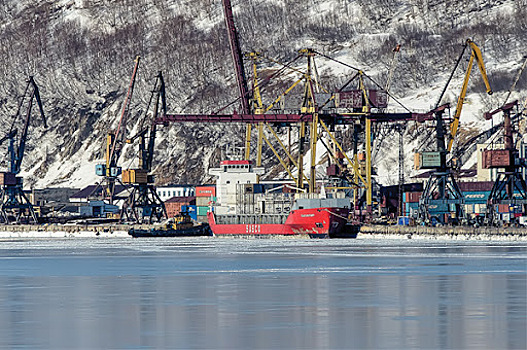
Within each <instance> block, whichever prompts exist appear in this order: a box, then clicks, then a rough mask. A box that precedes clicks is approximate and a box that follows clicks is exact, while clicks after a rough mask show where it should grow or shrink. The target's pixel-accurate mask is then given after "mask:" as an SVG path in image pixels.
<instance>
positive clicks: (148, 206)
mask: <svg viewBox="0 0 527 350" xmlns="http://www.w3.org/2000/svg"><path fill="white" fill-rule="evenodd" d="M152 103H153V110H152V111H151V112H150V109H151V108H152ZM160 109H161V112H162V114H163V115H165V114H166V111H167V104H166V94H165V81H164V79H163V75H162V73H161V72H159V73H158V75H157V77H156V81H155V84H154V89H153V90H152V95H151V97H150V101H149V103H148V107H147V109H146V112H145V116H144V118H143V119H142V120H141V121H140V123H139V128H138V130H139V132H138V133H137V134H136V135H135V136H133V137H131V138H129V139H127V140H126V143H129V144H132V143H134V142H135V141H137V140H138V141H139V142H138V144H139V152H138V158H139V164H138V165H139V168H138V169H126V170H123V174H122V182H123V183H124V184H129V185H131V186H132V191H131V193H130V195H129V197H128V198H127V199H126V200H125V202H124V204H123V208H122V210H121V218H122V219H124V220H126V221H133V222H144V221H148V223H152V222H153V221H160V220H162V219H163V218H166V217H167V212H166V208H165V205H164V203H163V201H162V200H161V199H160V198H159V196H158V195H157V192H156V189H155V186H154V176H153V175H150V174H149V173H150V172H151V171H152V162H153V159H154V147H155V138H156V129H157V124H156V122H155V121H156V120H157V118H158V117H159V110H160ZM149 113H151V114H150V115H149ZM148 118H151V119H150V125H148V126H147V127H144V123H145V121H146V120H147V119H148ZM147 135H148V142H147Z"/></svg>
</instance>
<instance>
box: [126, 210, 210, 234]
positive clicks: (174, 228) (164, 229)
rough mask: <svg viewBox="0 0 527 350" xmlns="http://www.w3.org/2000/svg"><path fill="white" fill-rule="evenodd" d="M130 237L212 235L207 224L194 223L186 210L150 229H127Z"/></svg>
mask: <svg viewBox="0 0 527 350" xmlns="http://www.w3.org/2000/svg"><path fill="white" fill-rule="evenodd" d="M128 234H129V235H130V236H132V237H135V238H137V237H193V236H212V232H211V230H210V227H209V225H208V224H204V223H199V224H195V223H194V222H193V221H192V218H191V217H190V215H189V213H188V212H181V213H180V214H179V215H177V216H175V217H174V218H171V219H169V220H168V222H167V223H166V224H164V225H156V226H154V227H152V228H150V229H135V228H131V229H130V230H128Z"/></svg>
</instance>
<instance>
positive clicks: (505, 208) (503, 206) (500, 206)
mask: <svg viewBox="0 0 527 350" xmlns="http://www.w3.org/2000/svg"><path fill="white" fill-rule="evenodd" d="M508 212H509V205H508V204H498V213H508Z"/></svg>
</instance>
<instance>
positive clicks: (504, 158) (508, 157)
mask: <svg viewBox="0 0 527 350" xmlns="http://www.w3.org/2000/svg"><path fill="white" fill-rule="evenodd" d="M510 165H512V153H511V151H510V150H507V149H488V150H485V151H483V168H484V169H491V168H505V167H508V166H510Z"/></svg>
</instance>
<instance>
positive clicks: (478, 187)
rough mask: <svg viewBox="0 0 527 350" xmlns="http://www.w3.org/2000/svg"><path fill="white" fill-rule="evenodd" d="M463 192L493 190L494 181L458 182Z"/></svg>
mask: <svg viewBox="0 0 527 350" xmlns="http://www.w3.org/2000/svg"><path fill="white" fill-rule="evenodd" d="M457 184H458V186H459V189H460V190H461V192H483V191H490V190H492V186H493V185H494V181H473V182H458V183H457Z"/></svg>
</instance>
